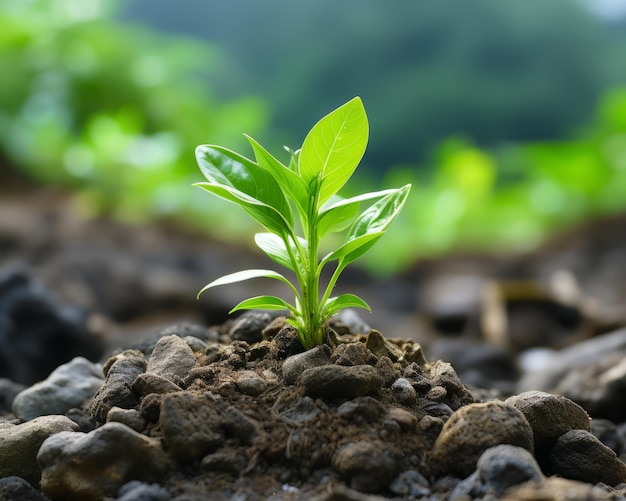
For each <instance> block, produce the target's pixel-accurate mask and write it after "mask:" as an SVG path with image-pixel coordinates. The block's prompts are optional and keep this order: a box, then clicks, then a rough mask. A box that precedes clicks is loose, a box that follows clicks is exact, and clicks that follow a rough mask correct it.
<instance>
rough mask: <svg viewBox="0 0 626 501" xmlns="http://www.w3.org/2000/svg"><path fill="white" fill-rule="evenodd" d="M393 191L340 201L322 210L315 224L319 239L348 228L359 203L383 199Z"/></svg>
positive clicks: (357, 210) (377, 192) (378, 192)
mask: <svg viewBox="0 0 626 501" xmlns="http://www.w3.org/2000/svg"><path fill="white" fill-rule="evenodd" d="M393 191H395V190H382V191H373V192H371V193H364V194H362V195H358V196H355V197H351V198H346V199H341V200H339V201H338V202H335V203H333V204H331V205H329V206H328V207H326V208H323V209H322V211H321V212H320V217H319V220H318V223H317V230H318V232H319V235H320V238H321V237H322V236H323V235H325V234H326V233H330V232H334V231H341V230H343V229H345V228H347V227H348V226H350V224H351V223H352V222H353V221H354V218H355V217H356V215H357V214H358V212H359V205H360V204H361V202H364V201H366V200H371V199H373V198H380V197H384V196H385V195H388V194H389V193H391V192H393ZM331 201H332V200H331Z"/></svg>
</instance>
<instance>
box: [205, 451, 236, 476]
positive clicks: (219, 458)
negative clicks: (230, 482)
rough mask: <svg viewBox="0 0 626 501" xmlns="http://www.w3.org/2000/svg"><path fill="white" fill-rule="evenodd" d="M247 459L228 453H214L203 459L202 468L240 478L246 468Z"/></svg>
mask: <svg viewBox="0 0 626 501" xmlns="http://www.w3.org/2000/svg"><path fill="white" fill-rule="evenodd" d="M246 463H247V461H246V458H245V457H243V456H240V455H237V454H232V453H228V452H219V451H218V452H214V453H213V454H209V455H208V456H205V457H203V458H202V461H201V462H200V468H202V469H203V470H204V471H215V472H224V473H231V474H233V475H236V476H239V474H240V473H241V472H242V471H243V470H244V469H245V468H246Z"/></svg>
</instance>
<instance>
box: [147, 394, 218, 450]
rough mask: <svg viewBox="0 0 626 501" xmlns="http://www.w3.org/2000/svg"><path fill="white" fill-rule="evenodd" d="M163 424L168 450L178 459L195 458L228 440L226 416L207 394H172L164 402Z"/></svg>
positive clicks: (162, 403) (162, 404)
mask: <svg viewBox="0 0 626 501" xmlns="http://www.w3.org/2000/svg"><path fill="white" fill-rule="evenodd" d="M159 421H160V424H161V429H162V432H163V446H164V447H165V450H166V451H167V452H168V453H169V454H170V455H171V456H172V457H173V458H174V459H176V460H178V461H184V462H187V461H195V460H197V459H200V458H202V457H203V456H205V455H206V454H209V453H210V452H213V451H215V450H216V449H217V448H218V447H220V446H221V445H222V443H223V442H224V437H223V435H222V434H221V433H220V431H221V426H222V419H221V418H220V416H219V414H218V413H217V411H216V410H215V409H214V408H213V407H212V405H211V402H209V400H208V399H207V398H205V397H197V396H194V395H191V394H189V393H183V392H181V393H168V394H166V395H165V396H163V400H162V401H161V413H160V419H159Z"/></svg>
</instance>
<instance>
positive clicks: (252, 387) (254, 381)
mask: <svg viewBox="0 0 626 501" xmlns="http://www.w3.org/2000/svg"><path fill="white" fill-rule="evenodd" d="M235 386H237V389H238V390H239V391H240V392H241V393H243V394H244V395H250V396H252V397H258V396H259V395H260V394H261V393H263V392H264V391H265V390H266V389H267V384H266V383H265V381H264V380H263V378H261V377H260V376H259V375H258V374H257V373H256V372H254V371H240V372H239V373H237V374H236V380H235Z"/></svg>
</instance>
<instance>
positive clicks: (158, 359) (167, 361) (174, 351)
mask: <svg viewBox="0 0 626 501" xmlns="http://www.w3.org/2000/svg"><path fill="white" fill-rule="evenodd" d="M195 364H196V357H195V356H194V354H193V350H192V349H191V348H190V347H189V345H188V344H187V343H186V342H185V340H184V339H182V338H180V337H179V336H176V335H170V336H163V337H162V338H161V339H159V340H158V341H157V344H156V346H155V347H154V350H153V351H152V353H151V355H150V358H149V360H148V367H147V369H146V373H148V374H155V375H157V376H160V377H162V378H163V379H167V380H168V381H171V382H172V383H174V384H177V385H178V384H179V383H180V382H181V381H182V380H183V379H184V378H185V376H187V374H188V373H189V371H190V370H191V369H192V368H193V366H194V365H195Z"/></svg>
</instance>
